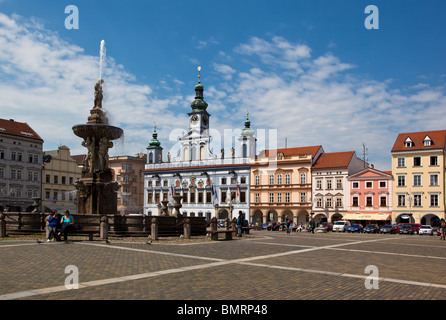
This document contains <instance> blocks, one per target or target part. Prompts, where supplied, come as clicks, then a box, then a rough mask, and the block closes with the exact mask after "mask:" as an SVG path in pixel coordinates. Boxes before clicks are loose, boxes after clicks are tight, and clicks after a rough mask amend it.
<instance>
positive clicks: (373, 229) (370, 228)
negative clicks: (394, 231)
mask: <svg viewBox="0 0 446 320" xmlns="http://www.w3.org/2000/svg"><path fill="white" fill-rule="evenodd" d="M378 232H379V227H378V225H376V224H368V225H366V226H365V228H364V233H378Z"/></svg>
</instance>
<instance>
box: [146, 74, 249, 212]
mask: <svg viewBox="0 0 446 320" xmlns="http://www.w3.org/2000/svg"><path fill="white" fill-rule="evenodd" d="M203 91H204V87H203V86H202V85H201V83H200V81H199V82H198V84H197V85H196V86H195V93H196V95H195V100H194V101H193V102H192V104H191V108H192V110H191V112H189V113H188V115H189V128H188V131H187V133H185V134H183V136H182V137H180V138H179V141H178V142H179V146H180V148H179V149H180V150H179V152H178V154H176V155H174V156H173V157H172V158H171V156H170V154H168V156H167V162H163V161H162V159H163V148H162V147H161V144H160V142H159V141H158V139H157V138H158V134H157V133H156V127H155V130H154V132H153V137H152V140H151V141H150V143H149V146H148V147H147V163H146V165H145V170H144V189H145V194H144V214H146V215H159V214H160V208H161V201H168V207H169V206H171V205H172V204H173V194H174V193H178V194H181V195H182V196H183V199H182V208H181V210H180V212H181V213H182V214H183V215H184V216H203V217H206V219H207V220H210V219H211V218H213V217H217V218H218V219H225V218H226V217H228V218H229V219H232V218H234V217H237V216H238V212H239V211H242V213H243V214H244V215H245V218H246V219H248V217H249V191H250V190H249V186H250V161H251V159H252V158H254V157H255V155H256V138H255V134H254V131H253V130H252V129H251V128H250V126H251V123H250V121H249V117H248V115H247V117H246V121H245V127H244V128H243V129H242V130H240V134H239V135H238V137H237V138H236V142H235V143H236V144H237V145H235V146H232V147H231V149H230V150H224V149H221V151H220V154H218V155H217V154H214V153H213V150H212V148H211V138H212V137H211V136H210V134H209V132H210V131H209V128H210V116H211V115H210V114H209V113H208V111H207V107H208V104H207V103H206V102H205V101H204V99H203ZM231 140H232V137H231ZM225 151H226V152H225Z"/></svg>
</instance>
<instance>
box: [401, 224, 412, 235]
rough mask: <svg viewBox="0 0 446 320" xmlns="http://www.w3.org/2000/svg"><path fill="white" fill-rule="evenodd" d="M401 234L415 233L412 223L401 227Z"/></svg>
mask: <svg viewBox="0 0 446 320" xmlns="http://www.w3.org/2000/svg"><path fill="white" fill-rule="evenodd" d="M400 234H413V229H412V226H411V225H402V226H401V227H400Z"/></svg>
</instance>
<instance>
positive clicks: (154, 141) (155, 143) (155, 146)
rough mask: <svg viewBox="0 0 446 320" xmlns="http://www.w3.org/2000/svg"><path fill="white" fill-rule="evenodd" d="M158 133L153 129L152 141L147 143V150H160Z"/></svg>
mask: <svg viewBox="0 0 446 320" xmlns="http://www.w3.org/2000/svg"><path fill="white" fill-rule="evenodd" d="M157 138H158V133H156V127H155V128H154V129H153V134H152V140H150V142H149V146H148V147H147V149H158V148H160V145H161V142H159V140H158V139H157Z"/></svg>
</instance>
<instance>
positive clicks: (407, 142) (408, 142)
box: [404, 137, 413, 148]
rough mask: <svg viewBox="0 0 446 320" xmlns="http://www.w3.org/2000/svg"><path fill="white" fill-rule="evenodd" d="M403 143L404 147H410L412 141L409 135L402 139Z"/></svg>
mask: <svg viewBox="0 0 446 320" xmlns="http://www.w3.org/2000/svg"><path fill="white" fill-rule="evenodd" d="M404 145H405V146H406V148H412V147H413V141H412V140H411V139H410V138H409V137H407V139H406V141H404Z"/></svg>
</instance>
